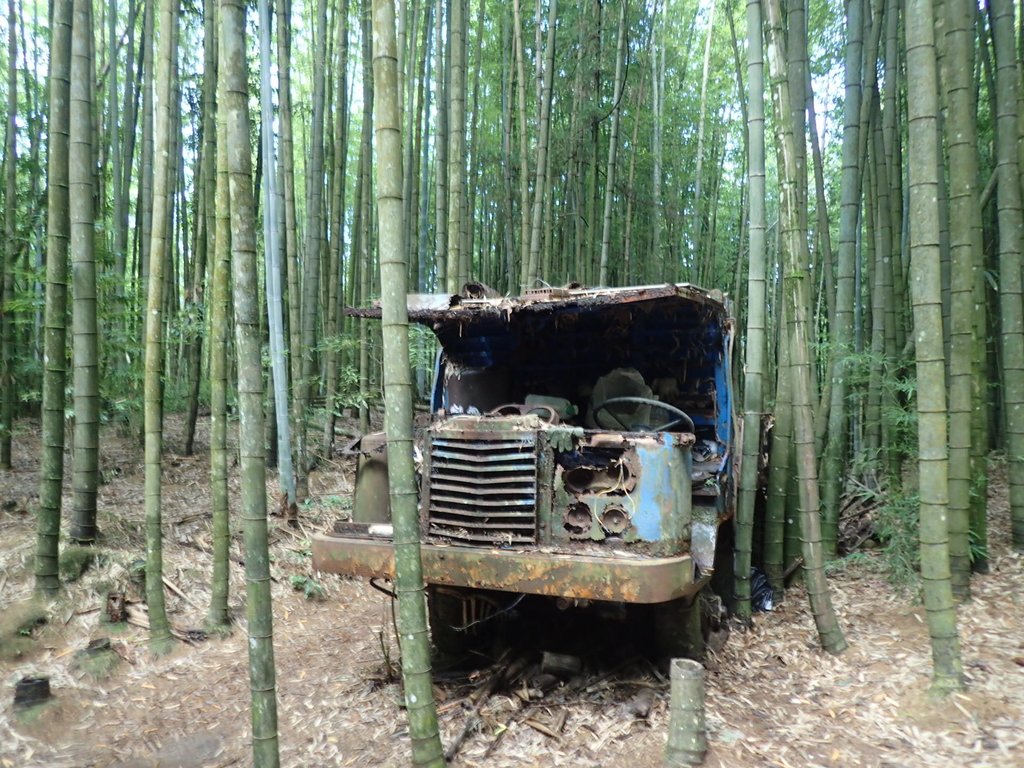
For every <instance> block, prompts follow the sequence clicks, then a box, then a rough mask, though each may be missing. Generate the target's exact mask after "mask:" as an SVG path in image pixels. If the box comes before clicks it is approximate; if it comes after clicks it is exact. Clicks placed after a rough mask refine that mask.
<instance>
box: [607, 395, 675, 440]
mask: <svg viewBox="0 0 1024 768" xmlns="http://www.w3.org/2000/svg"><path fill="white" fill-rule="evenodd" d="M627 403H628V404H631V405H646V406H649V407H651V408H657V409H659V410H662V411H664V412H665V413H667V414H669V415H670V416H672V417H673V418H671V419H669V420H668V421H666V422H665V423H663V424H659V425H658V426H657V427H648V426H643V425H634V426H633V428H634V429H636V430H638V431H643V432H665V431H667V430H669V429H671V428H672V427H674V426H676V425H678V424H683V425H684V426H686V427H687V428H688V429H689V431H690V432H693V419H691V418H690V417H689V415H687V413H686V412H685V411H682V410H680V409H679V408H676V407H675V406H674V405H669V404H668V403H663V402H661V401H660V400H655V399H653V398H650V397H609V398H608V399H607V400H605V401H604V402H603V403H601V404H600V405H598V406H595V408H594V411H593V414H592V418H593V419H594V422H595V423H596V424H600V422H598V420H597V415H598V414H599V413H601V412H602V411H605V410H607V409H608V408H609V407H611V406H613V405H625V404H627ZM609 415H610V416H611V417H612V418H613V419H615V421H617V422H619V426H621V427H622V428H623V429H626V426H625V425H624V424H623V423H622V422H621V421H620V420H619V419H618V418H617V417H616V416H615V414H609Z"/></svg>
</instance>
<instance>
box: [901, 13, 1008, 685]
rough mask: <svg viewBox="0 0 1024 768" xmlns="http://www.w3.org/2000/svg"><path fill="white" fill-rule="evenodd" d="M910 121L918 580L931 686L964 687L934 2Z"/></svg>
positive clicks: (914, 24)
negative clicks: (954, 566) (955, 586)
mask: <svg viewBox="0 0 1024 768" xmlns="http://www.w3.org/2000/svg"><path fill="white" fill-rule="evenodd" d="M905 24H906V28H905V34H906V46H907V80H908V81H909V82H911V83H913V84H914V87H913V88H911V89H909V91H908V93H907V110H908V114H909V139H910V143H909V153H908V158H907V159H908V161H909V168H910V209H911V221H913V227H912V228H911V230H910V269H911V280H910V285H911V288H912V291H911V293H912V298H913V304H914V336H915V344H914V350H915V354H916V361H917V418H918V424H917V436H918V453H919V456H920V458H919V463H918V475H919V480H918V487H919V489H920V494H921V517H920V537H921V579H922V581H923V585H924V601H925V609H926V611H927V614H928V631H929V634H930V635H931V640H932V661H933V667H934V670H933V681H934V685H935V687H936V688H938V689H941V690H950V689H953V690H958V689H959V688H961V687H962V685H963V682H962V675H963V670H962V667H961V663H960V644H959V640H958V638H957V629H956V609H955V607H954V605H953V590H952V585H951V582H950V572H949V537H948V530H947V527H946V514H947V502H948V497H947V454H946V445H947V444H946V382H945V365H944V350H943V343H942V342H943V337H942V280H941V274H940V256H941V254H940V247H939V211H938V186H939V184H940V183H941V182H940V180H939V178H938V174H937V168H936V165H935V162H934V158H935V157H936V152H937V151H938V148H937V146H936V144H937V138H938V132H937V130H936V116H937V114H938V86H937V83H936V69H935V67H936V64H935V44H934V27H933V21H932V4H931V2H930V0H909V1H908V3H907V12H906V18H905ZM1015 183H1016V182H1015Z"/></svg>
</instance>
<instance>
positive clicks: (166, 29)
mask: <svg viewBox="0 0 1024 768" xmlns="http://www.w3.org/2000/svg"><path fill="white" fill-rule="evenodd" d="M177 26H178V5H177V3H176V2H174V0H163V1H162V2H161V3H160V36H159V38H158V40H157V41H156V42H157V44H158V45H159V52H158V57H157V58H158V60H157V62H156V65H157V73H156V74H157V83H156V94H155V96H156V105H157V107H158V114H157V116H156V121H155V123H156V124H155V126H154V133H155V136H154V155H155V167H154V169H153V221H152V243H151V244H150V247H149V254H150V265H149V301H148V304H147V310H146V323H145V327H146V369H145V370H146V373H145V383H144V395H143V399H144V404H145V413H144V417H145V436H146V449H145V454H146V458H145V465H146V491H145V503H146V604H147V606H148V608H149V629H150V647H151V649H152V650H153V652H154V653H155V654H161V653H166V652H167V651H169V650H170V647H171V644H172V642H173V640H172V638H171V629H170V624H169V623H168V621H167V611H166V609H165V607H164V584H163V546H162V531H161V477H160V470H161V466H160V461H161V459H162V456H163V386H162V382H161V379H162V374H163V345H164V338H163V332H164V323H163V315H164V267H165V265H166V262H167V258H166V252H167V248H168V243H167V232H168V218H169V212H170V209H171V200H170V193H171V189H170V187H171V183H170V180H171V177H170V174H169V173H168V167H169V161H170V158H169V157H168V155H169V147H170V131H171V110H172V109H173V105H172V104H171V93H172V92H173V89H172V88H171V80H172V76H173V71H172V70H173V60H174V57H175V56H176V53H177V51H176V49H175V47H174V39H175V36H176V34H175V33H176V30H177ZM151 39H152V38H151ZM73 126H74V117H72V127H73Z"/></svg>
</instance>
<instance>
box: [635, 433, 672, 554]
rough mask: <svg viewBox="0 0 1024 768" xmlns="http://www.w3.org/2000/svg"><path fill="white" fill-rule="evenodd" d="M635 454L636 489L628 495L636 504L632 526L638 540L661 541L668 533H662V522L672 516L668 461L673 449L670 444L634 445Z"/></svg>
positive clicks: (669, 534) (670, 461)
mask: <svg viewBox="0 0 1024 768" xmlns="http://www.w3.org/2000/svg"><path fill="white" fill-rule="evenodd" d="M636 452H637V456H638V458H639V459H640V467H641V471H640V478H639V481H638V482H637V486H636V488H635V489H634V491H633V493H632V494H630V496H631V497H632V498H633V500H634V501H635V503H636V509H635V510H631V511H632V512H633V526H634V527H635V528H636V532H637V536H638V537H639V539H640V540H641V541H661V540H662V539H664V538H669V537H670V536H671V533H672V531H671V530H666V523H667V522H668V521H669V519H670V518H672V517H674V515H673V514H672V513H673V512H674V511H675V500H674V498H673V493H672V476H673V467H672V464H673V461H672V459H673V458H674V457H675V454H676V448H675V446H674V445H672V444H671V442H670V444H669V445H662V444H656V445H638V446H637V449H636ZM675 471H677V472H678V469H676V470H675ZM666 513H668V514H666Z"/></svg>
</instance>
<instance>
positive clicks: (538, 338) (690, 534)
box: [313, 284, 735, 656]
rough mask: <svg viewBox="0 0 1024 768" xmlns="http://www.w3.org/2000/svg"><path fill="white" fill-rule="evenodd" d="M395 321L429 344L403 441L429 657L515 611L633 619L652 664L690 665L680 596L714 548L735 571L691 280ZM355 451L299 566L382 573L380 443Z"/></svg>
mask: <svg viewBox="0 0 1024 768" xmlns="http://www.w3.org/2000/svg"><path fill="white" fill-rule="evenodd" d="M470 287H471V286H467V288H470ZM367 313H368V314H371V315H372V314H373V313H374V310H369V311H364V314H367ZM409 315H410V320H411V321H413V322H416V323H420V324H423V325H425V326H428V327H429V328H431V329H432V330H433V332H434V333H435V335H436V336H437V338H438V340H439V342H440V354H439V355H438V360H437V365H436V370H435V381H434V385H433V389H432V393H431V397H430V419H429V423H428V424H427V425H426V426H425V427H423V428H422V429H420V430H418V433H417V434H418V437H417V444H416V459H417V467H418V471H419V494H420V505H419V509H420V526H421V536H422V560H423V575H424V580H425V582H426V583H427V600H428V614H429V619H430V624H431V636H432V639H433V642H434V645H435V648H436V649H437V650H438V652H439V653H440V654H442V655H449V654H453V653H457V652H459V651H460V650H461V649H463V648H464V647H465V646H466V644H468V643H472V642H473V635H474V634H477V633H483V632H484V631H485V630H486V629H487V627H488V624H489V622H488V619H490V618H493V617H496V616H498V615H500V614H502V613H503V612H506V611H508V610H510V609H511V608H512V606H519V604H520V603H521V602H522V601H524V600H528V601H534V602H545V603H547V604H551V603H554V604H555V605H556V606H557V607H558V608H562V609H572V608H575V607H578V606H590V607H591V608H594V607H598V608H602V607H603V608H604V609H605V610H606V612H607V613H609V614H616V615H620V614H625V613H626V612H627V611H632V612H633V613H631V614H630V615H631V616H633V617H636V616H637V615H639V616H640V617H641V620H642V621H644V622H646V626H645V627H644V628H641V627H639V626H638V625H637V624H635V623H631V625H630V626H631V627H632V628H633V631H632V633H633V634H637V633H641V634H645V635H649V636H650V638H651V639H653V641H654V643H655V652H656V653H658V654H659V655H662V656H681V655H688V656H697V655H700V653H701V652H702V650H703V648H702V638H701V629H700V627H701V613H702V611H701V608H700V604H701V602H702V601H700V600H697V599H696V598H697V596H698V594H699V593H700V592H701V590H702V589H703V588H704V587H705V585H707V584H708V582H709V581H710V580H711V578H712V575H713V574H714V573H715V571H716V549H717V550H718V558H717V564H718V566H719V567H718V569H717V570H718V571H719V574H718V575H719V577H721V576H724V575H725V574H724V573H722V572H723V571H727V572H729V573H730V578H731V560H732V553H731V547H730V546H726V545H725V544H726V542H725V541H724V540H725V539H731V536H729V535H728V534H729V528H730V526H722V523H723V522H724V521H726V520H727V519H729V518H730V517H731V516H732V513H733V507H734V481H733V472H734V469H735V467H734V463H735V462H734V460H733V459H734V457H735V451H734V450H733V447H734V425H733V403H732V383H731V371H730V355H731V344H732V333H733V321H732V320H731V318H730V314H729V311H728V307H727V304H726V301H725V299H724V297H723V296H722V295H721V294H720V293H718V292H714V291H705V290H702V289H699V288H696V287H694V286H691V285H687V284H677V285H661V286H647V287H632V288H615V289H582V288H572V287H570V288H566V289H545V290H537V291H531V292H528V293H527V294H526V295H525V296H523V297H520V298H489V297H486V296H485V295H483V292H482V291H481V290H479V289H478V290H467V291H464V292H463V294H462V295H460V296H448V295H445V296H434V295H430V296H426V295H419V296H415V295H414V296H410V297H409ZM376 316H378V317H379V309H378V310H376ZM358 453H359V457H360V458H359V461H358V468H357V474H356V482H355V499H354V502H353V513H352V520H351V521H348V522H342V523H338V524H337V525H336V527H335V529H334V531H333V532H331V533H328V534H324V535H320V536H317V537H316V538H315V540H314V542H313V565H314V567H315V568H316V569H318V570H320V571H324V572H333V573H340V574H348V575H360V576H364V577H368V578H371V579H373V578H384V579H387V578H389V577H391V576H393V574H394V558H393V553H392V546H391V541H390V536H391V526H390V513H389V509H388V488H387V451H386V445H385V440H384V436H383V435H382V434H371V435H366V436H364V437H363V438H362V439H361V441H360V443H359V445H358ZM720 527H721V533H723V535H721V536H720V535H719V534H720ZM716 543H717V545H718V546H717V547H716ZM729 590H730V592H731V587H730V588H729ZM542 598H543V600H542ZM517 610H518V607H517ZM705 618H706V617H705ZM628 620H629V621H631V622H633V621H634V619H628ZM497 623H498V622H492V623H491V624H492V625H493V624H497Z"/></svg>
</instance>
